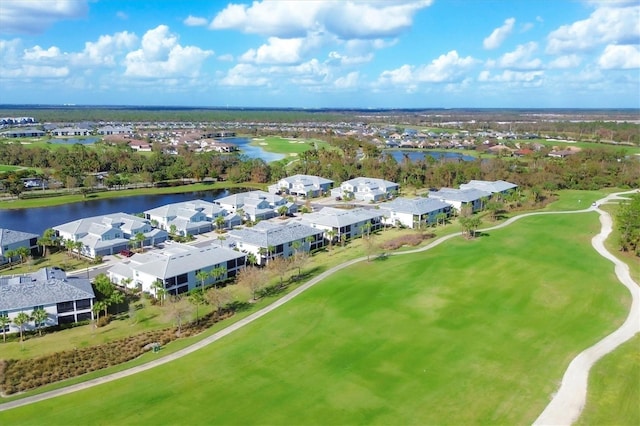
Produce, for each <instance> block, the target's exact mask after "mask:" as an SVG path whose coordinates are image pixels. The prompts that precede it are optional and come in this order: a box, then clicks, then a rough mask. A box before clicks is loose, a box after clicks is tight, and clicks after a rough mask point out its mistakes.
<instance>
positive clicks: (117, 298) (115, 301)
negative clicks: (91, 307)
mask: <svg viewBox="0 0 640 426" xmlns="http://www.w3.org/2000/svg"><path fill="white" fill-rule="evenodd" d="M122 302H124V294H122V293H121V292H120V291H118V290H116V291H114V292H113V293H111V296H109V304H110V305H119V304H121V303H122Z"/></svg>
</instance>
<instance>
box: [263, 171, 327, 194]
mask: <svg viewBox="0 0 640 426" xmlns="http://www.w3.org/2000/svg"><path fill="white" fill-rule="evenodd" d="M333 183H334V182H333V181H332V180H329V179H325V178H322V177H319V176H313V175H294V176H289V177H286V178H282V179H280V180H279V181H278V182H277V183H275V184H273V185H269V192H270V193H271V194H290V195H296V196H300V197H319V196H321V195H324V194H326V193H329V191H330V190H331V188H332V187H333Z"/></svg>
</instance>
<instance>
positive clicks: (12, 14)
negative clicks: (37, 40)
mask: <svg viewBox="0 0 640 426" xmlns="http://www.w3.org/2000/svg"><path fill="white" fill-rule="evenodd" d="M88 9H89V8H88V6H87V1H86V0H47V1H42V0H2V2H0V33H5V34H16V33H23V34H39V33H42V32H44V31H45V30H46V29H47V28H49V27H50V26H51V25H53V24H54V23H56V22H58V21H63V20H67V19H78V18H82V17H84V16H86V15H87V12H88Z"/></svg>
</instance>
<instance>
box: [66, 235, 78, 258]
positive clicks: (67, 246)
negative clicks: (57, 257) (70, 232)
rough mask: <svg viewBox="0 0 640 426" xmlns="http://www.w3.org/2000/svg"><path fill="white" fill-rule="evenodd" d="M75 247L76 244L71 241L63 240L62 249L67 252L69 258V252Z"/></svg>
mask: <svg viewBox="0 0 640 426" xmlns="http://www.w3.org/2000/svg"><path fill="white" fill-rule="evenodd" d="M75 246H76V243H75V242H74V241H73V240H71V239H69V240H64V248H65V249H66V250H67V256H69V257H71V250H73V249H74V247H75Z"/></svg>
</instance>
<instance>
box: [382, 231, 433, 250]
mask: <svg viewBox="0 0 640 426" xmlns="http://www.w3.org/2000/svg"><path fill="white" fill-rule="evenodd" d="M433 237H435V234H423V233H420V234H410V235H403V236H401V237H397V238H394V239H392V240H389V241H385V242H384V243H382V244H380V248H381V249H383V250H397V249H399V248H400V247H403V246H410V247H414V246H417V245H418V244H420V243H421V242H423V241H424V240H428V239H430V238H433Z"/></svg>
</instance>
